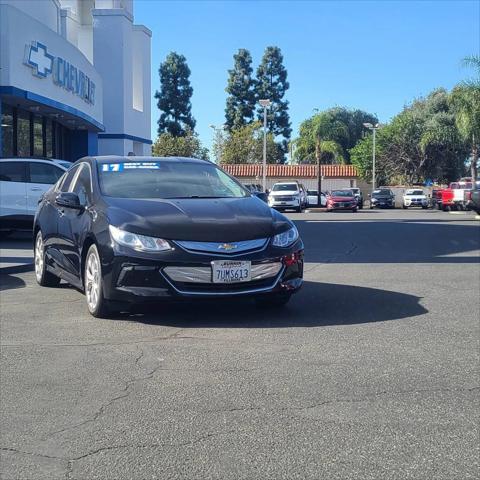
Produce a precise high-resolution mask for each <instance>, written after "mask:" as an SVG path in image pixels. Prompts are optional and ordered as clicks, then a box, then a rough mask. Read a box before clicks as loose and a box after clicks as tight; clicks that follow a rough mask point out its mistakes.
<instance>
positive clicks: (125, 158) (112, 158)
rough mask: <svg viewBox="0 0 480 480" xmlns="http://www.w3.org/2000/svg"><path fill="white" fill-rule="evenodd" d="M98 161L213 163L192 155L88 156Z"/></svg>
mask: <svg viewBox="0 0 480 480" xmlns="http://www.w3.org/2000/svg"><path fill="white" fill-rule="evenodd" d="M89 158H90V159H91V160H95V161H97V162H98V163H108V162H188V163H208V164H213V162H211V161H210V160H203V159H201V158H193V157H152V156H137V155H132V156H122V155H102V156H98V157H89Z"/></svg>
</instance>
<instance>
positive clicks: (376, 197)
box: [370, 188, 395, 209]
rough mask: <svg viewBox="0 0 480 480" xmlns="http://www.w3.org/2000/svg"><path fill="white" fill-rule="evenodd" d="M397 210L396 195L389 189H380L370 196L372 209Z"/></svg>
mask: <svg viewBox="0 0 480 480" xmlns="http://www.w3.org/2000/svg"><path fill="white" fill-rule="evenodd" d="M375 207H380V208H395V194H394V193H393V192H392V191H391V190H390V189H389V188H379V189H377V190H374V191H373V192H372V195H371V196H370V209H372V208H375Z"/></svg>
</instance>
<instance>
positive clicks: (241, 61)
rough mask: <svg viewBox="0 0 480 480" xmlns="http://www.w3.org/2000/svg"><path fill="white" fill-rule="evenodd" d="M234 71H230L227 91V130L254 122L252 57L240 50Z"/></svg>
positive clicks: (247, 52) (242, 49)
mask: <svg viewBox="0 0 480 480" xmlns="http://www.w3.org/2000/svg"><path fill="white" fill-rule="evenodd" d="M233 61H234V65H233V69H232V70H229V71H228V74H229V77H228V85H227V88H226V89H225V91H226V92H227V93H228V94H229V96H228V97H227V106H226V108H225V120H226V121H225V125H226V126H227V130H228V131H231V130H232V129H236V128H240V127H243V126H244V125H246V124H248V123H250V122H251V121H252V120H253V116H254V110H255V92H254V81H253V79H252V72H253V69H252V56H251V55H250V52H249V51H248V50H245V49H244V48H240V49H239V50H238V53H236V54H235V55H234V56H233Z"/></svg>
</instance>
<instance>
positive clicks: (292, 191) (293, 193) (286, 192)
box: [270, 190, 300, 197]
mask: <svg viewBox="0 0 480 480" xmlns="http://www.w3.org/2000/svg"><path fill="white" fill-rule="evenodd" d="M299 194H300V192H298V191H296V190H282V191H277V192H270V195H272V197H276V196H278V195H282V196H283V195H288V196H292V195H299Z"/></svg>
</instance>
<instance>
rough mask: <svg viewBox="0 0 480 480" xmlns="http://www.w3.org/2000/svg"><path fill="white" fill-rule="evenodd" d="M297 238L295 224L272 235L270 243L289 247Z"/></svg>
mask: <svg viewBox="0 0 480 480" xmlns="http://www.w3.org/2000/svg"><path fill="white" fill-rule="evenodd" d="M297 238H298V230H297V228H296V227H295V225H294V226H293V227H292V228H290V230H287V231H286V232H283V233H279V234H278V235H275V236H274V237H273V241H272V245H274V246H275V247H289V246H290V245H291V244H292V243H293V242H295V241H296V240H297Z"/></svg>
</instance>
